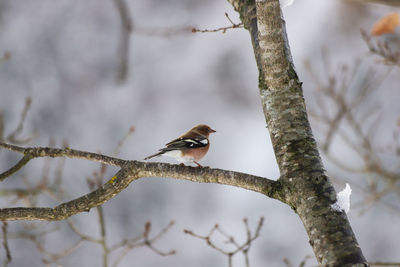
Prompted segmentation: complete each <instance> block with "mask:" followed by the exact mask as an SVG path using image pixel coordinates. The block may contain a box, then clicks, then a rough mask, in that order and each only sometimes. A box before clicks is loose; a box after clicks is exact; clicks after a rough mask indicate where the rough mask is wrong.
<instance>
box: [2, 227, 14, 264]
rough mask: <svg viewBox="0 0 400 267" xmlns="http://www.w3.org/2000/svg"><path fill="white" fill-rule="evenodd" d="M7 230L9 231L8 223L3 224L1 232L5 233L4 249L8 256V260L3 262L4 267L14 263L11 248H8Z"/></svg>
mask: <svg viewBox="0 0 400 267" xmlns="http://www.w3.org/2000/svg"><path fill="white" fill-rule="evenodd" d="M7 229H8V223H7V222H3V225H2V227H1V230H2V232H3V247H4V251H5V254H6V259H5V260H4V261H3V266H7V265H8V263H10V262H11V261H12V258H11V252H10V248H9V247H8V238H7Z"/></svg>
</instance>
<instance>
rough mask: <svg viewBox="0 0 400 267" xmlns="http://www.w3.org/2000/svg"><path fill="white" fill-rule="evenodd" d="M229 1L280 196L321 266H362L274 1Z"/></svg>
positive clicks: (363, 263)
mask: <svg viewBox="0 0 400 267" xmlns="http://www.w3.org/2000/svg"><path fill="white" fill-rule="evenodd" d="M229 1H230V2H231V3H232V5H233V6H234V8H235V9H236V10H237V11H238V12H239V13H240V15H241V19H242V21H243V23H244V26H245V28H246V29H248V30H249V32H250V35H251V39H252V43H253V48H254V53H255V57H256V61H257V65H258V69H259V74H260V75H259V89H260V96H261V102H262V106H263V110H264V114H265V118H266V121H267V125H268V129H269V132H270V136H271V140H272V144H273V147H274V151H275V155H276V159H277V162H278V165H279V169H280V174H281V176H280V179H279V181H280V182H281V184H282V190H283V191H284V196H285V199H284V202H286V203H287V204H288V205H290V206H291V207H292V208H293V209H294V210H295V211H296V212H297V214H298V215H299V216H300V218H301V220H302V221H303V224H304V226H305V228H306V230H307V233H308V235H309V238H310V244H311V246H312V248H313V250H314V253H315V255H316V257H317V259H318V262H319V263H320V265H321V266H366V265H367V264H366V261H365V259H364V256H363V254H362V251H361V249H360V247H359V245H358V243H357V240H356V238H355V236H354V233H353V231H352V229H351V226H350V224H349V221H348V219H347V216H346V214H345V213H344V212H337V211H334V210H333V209H332V208H331V204H332V203H334V202H335V200H336V193H335V190H334V188H333V187H332V184H331V183H330V181H329V179H328V177H327V176H326V174H325V170H324V167H323V165H322V161H321V158H320V156H319V152H318V149H317V146H316V143H315V139H314V137H313V135H312V132H311V128H310V125H309V122H308V118H307V112H306V106H305V102H304V98H303V92H302V84H301V82H300V81H299V79H298V77H297V74H296V71H295V70H294V65H293V62H292V58H291V54H290V49H289V45H288V41H287V36H286V32H285V24H284V20H283V19H282V15H281V9H280V6H279V1H278V0H264V1H254V0H253V1H250V0H229ZM255 21H256V22H257V24H255V23H254V22H255Z"/></svg>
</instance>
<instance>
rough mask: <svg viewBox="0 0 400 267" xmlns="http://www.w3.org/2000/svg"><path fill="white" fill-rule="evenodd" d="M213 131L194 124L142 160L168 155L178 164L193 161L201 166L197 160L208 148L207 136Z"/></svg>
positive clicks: (208, 127) (202, 125)
mask: <svg viewBox="0 0 400 267" xmlns="http://www.w3.org/2000/svg"><path fill="white" fill-rule="evenodd" d="M215 132H216V131H215V130H213V129H211V127H210V126H207V125H205V124H199V125H196V126H194V127H193V128H192V129H190V130H189V131H187V132H186V133H184V134H183V135H181V136H179V137H178V138H176V139H174V140H172V141H171V142H169V143H167V144H166V145H165V147H164V148H161V149H159V152H157V153H155V154H153V155H150V156H148V157H146V158H144V160H148V159H151V158H154V157H157V156H168V157H172V158H175V159H176V160H177V161H178V162H180V165H185V163H192V162H193V163H195V164H196V165H197V166H198V167H203V166H201V165H200V164H199V163H198V161H199V160H201V159H202V158H203V157H204V156H205V155H206V154H207V152H208V149H209V148H210V140H208V137H209V136H210V134H211V133H215Z"/></svg>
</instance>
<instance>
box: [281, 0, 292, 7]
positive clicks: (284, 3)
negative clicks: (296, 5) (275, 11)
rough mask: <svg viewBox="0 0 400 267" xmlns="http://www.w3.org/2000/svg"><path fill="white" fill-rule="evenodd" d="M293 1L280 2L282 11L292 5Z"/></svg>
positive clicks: (282, 0)
mask: <svg viewBox="0 0 400 267" xmlns="http://www.w3.org/2000/svg"><path fill="white" fill-rule="evenodd" d="M293 2H294V0H281V6H282V9H283V8H285V7H288V6H290V5H292V4H293Z"/></svg>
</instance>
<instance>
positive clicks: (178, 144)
mask: <svg viewBox="0 0 400 267" xmlns="http://www.w3.org/2000/svg"><path fill="white" fill-rule="evenodd" d="M207 145H208V139H207V138H206V137H204V136H196V137H192V138H185V137H180V138H177V139H175V140H172V141H171V142H169V143H168V144H166V145H165V146H166V147H165V148H163V150H164V151H171V150H178V149H187V148H199V147H205V146H207Z"/></svg>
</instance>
